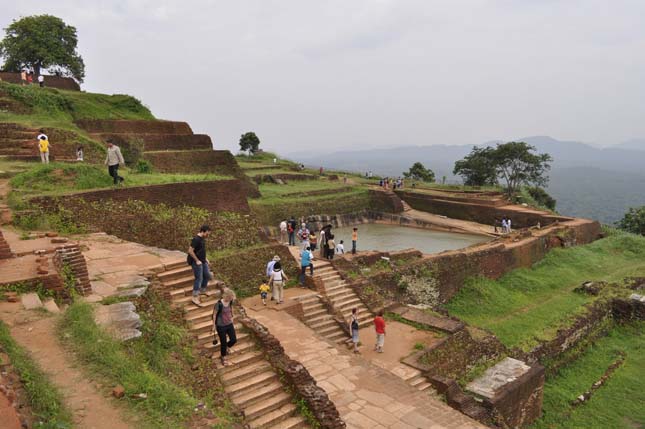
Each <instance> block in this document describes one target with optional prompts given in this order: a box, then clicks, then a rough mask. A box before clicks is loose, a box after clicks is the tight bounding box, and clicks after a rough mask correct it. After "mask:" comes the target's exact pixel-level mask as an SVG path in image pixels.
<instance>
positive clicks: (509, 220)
mask: <svg viewBox="0 0 645 429" xmlns="http://www.w3.org/2000/svg"><path fill="white" fill-rule="evenodd" d="M506 229H507V232H508V233H509V234H510V233H511V218H510V217H509V218H506Z"/></svg>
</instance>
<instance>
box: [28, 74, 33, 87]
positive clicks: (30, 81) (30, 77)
mask: <svg viewBox="0 0 645 429" xmlns="http://www.w3.org/2000/svg"><path fill="white" fill-rule="evenodd" d="M32 83H34V74H33V73H32V72H29V73H27V85H31V84H32Z"/></svg>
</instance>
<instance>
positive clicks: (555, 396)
mask: <svg viewBox="0 0 645 429" xmlns="http://www.w3.org/2000/svg"><path fill="white" fill-rule="evenodd" d="M644 350H645V323H643V322H639V323H636V324H634V325H627V326H618V327H615V328H614V329H612V330H611V331H610V332H609V334H608V335H607V336H606V337H603V338H601V339H600V340H598V341H597V342H596V343H595V344H594V345H593V346H590V347H589V349H588V350H587V351H586V352H585V354H583V355H582V356H581V357H580V358H579V359H577V360H576V361H575V362H573V363H571V364H569V365H568V366H567V367H564V368H562V369H561V370H560V372H559V373H558V374H557V375H556V376H555V377H553V378H551V379H548V380H547V381H546V383H545V385H544V414H543V417H542V418H541V419H540V420H539V421H538V422H536V423H535V424H534V425H533V426H531V427H532V428H533V429H557V428H567V429H608V428H616V429H618V428H625V429H632V428H642V427H644V426H645V406H644V405H643V404H645V388H644V387H645V384H644V383H643V369H644V368H645V353H643V351H644ZM619 352H622V353H625V355H626V358H625V362H624V363H623V365H622V366H620V367H619V368H618V369H616V371H615V372H614V373H613V374H612V376H611V377H610V378H609V380H608V381H607V382H606V384H605V385H603V386H602V387H601V388H600V389H598V390H597V391H596V392H595V393H594V395H593V396H592V397H591V399H590V400H589V401H588V402H586V403H584V404H582V405H578V406H577V407H571V406H570V403H571V401H572V400H574V399H575V398H576V397H577V396H579V395H581V394H582V393H583V392H585V391H586V390H588V389H589V388H590V387H591V385H592V384H593V383H594V382H596V381H597V380H598V379H599V378H600V377H601V376H602V375H603V374H604V372H605V370H606V369H607V367H608V366H609V365H610V364H612V363H613V362H614V361H615V360H616V359H617V358H618V354H619Z"/></svg>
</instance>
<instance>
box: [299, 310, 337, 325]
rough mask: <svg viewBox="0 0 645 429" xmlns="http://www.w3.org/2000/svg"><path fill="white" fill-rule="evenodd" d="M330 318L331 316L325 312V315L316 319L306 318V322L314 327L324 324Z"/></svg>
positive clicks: (319, 315) (315, 317)
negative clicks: (314, 325)
mask: <svg viewBox="0 0 645 429" xmlns="http://www.w3.org/2000/svg"><path fill="white" fill-rule="evenodd" d="M330 318H331V314H329V313H327V311H324V312H323V313H320V314H317V315H316V316H314V317H308V316H305V322H307V324H309V325H312V324H316V323H318V322H322V321H324V320H328V319H330Z"/></svg>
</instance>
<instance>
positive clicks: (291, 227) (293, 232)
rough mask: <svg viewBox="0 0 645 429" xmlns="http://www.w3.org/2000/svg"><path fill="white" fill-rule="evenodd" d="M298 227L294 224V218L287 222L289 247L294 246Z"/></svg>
mask: <svg viewBox="0 0 645 429" xmlns="http://www.w3.org/2000/svg"><path fill="white" fill-rule="evenodd" d="M297 226H298V223H297V222H296V218H294V217H293V216H291V218H290V219H289V222H287V231H288V232H289V246H295V245H296V227H297Z"/></svg>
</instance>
